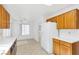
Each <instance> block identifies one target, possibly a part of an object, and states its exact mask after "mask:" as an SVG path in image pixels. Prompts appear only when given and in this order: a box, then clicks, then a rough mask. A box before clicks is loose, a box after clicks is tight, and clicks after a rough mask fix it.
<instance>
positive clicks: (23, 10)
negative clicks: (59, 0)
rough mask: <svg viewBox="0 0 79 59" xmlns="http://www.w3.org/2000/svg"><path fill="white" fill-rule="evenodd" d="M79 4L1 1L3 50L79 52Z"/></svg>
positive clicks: (9, 52)
mask: <svg viewBox="0 0 79 59" xmlns="http://www.w3.org/2000/svg"><path fill="white" fill-rule="evenodd" d="M78 8H79V5H78V4H54V5H52V6H48V5H44V4H3V5H0V12H1V13H0V16H1V20H0V48H1V49H0V54H1V55H19V54H20V55H43V54H45V55H79V51H78V47H79V36H78V35H79V25H78V24H79V21H78V18H79V17H78V14H79V10H78ZM32 40H33V41H36V43H37V44H35V43H33V41H32ZM29 41H31V43H33V44H35V45H34V46H36V47H33V46H32V44H31V43H30V44H28V43H29ZM19 42H20V43H19ZM23 45H24V47H23ZM26 45H27V46H28V47H26ZM19 46H21V47H19ZM18 47H19V48H18ZM25 47H26V48H25ZM39 47H40V48H39ZM37 48H38V49H37ZM32 50H33V51H32ZM26 51H27V52H26Z"/></svg>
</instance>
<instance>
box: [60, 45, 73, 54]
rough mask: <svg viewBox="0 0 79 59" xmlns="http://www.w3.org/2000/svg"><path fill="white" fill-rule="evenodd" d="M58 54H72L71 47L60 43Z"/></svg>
mask: <svg viewBox="0 0 79 59" xmlns="http://www.w3.org/2000/svg"><path fill="white" fill-rule="evenodd" d="M60 55H72V50H71V47H68V46H65V45H63V44H60Z"/></svg>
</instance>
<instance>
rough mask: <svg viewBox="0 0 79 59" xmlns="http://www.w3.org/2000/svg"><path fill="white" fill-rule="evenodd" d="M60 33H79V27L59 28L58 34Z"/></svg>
mask: <svg viewBox="0 0 79 59" xmlns="http://www.w3.org/2000/svg"><path fill="white" fill-rule="evenodd" d="M61 35H79V29H61V30H59V36H61Z"/></svg>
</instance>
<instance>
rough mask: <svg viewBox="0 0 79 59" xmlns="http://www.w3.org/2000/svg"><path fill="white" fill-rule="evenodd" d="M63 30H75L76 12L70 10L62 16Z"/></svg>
mask: <svg viewBox="0 0 79 59" xmlns="http://www.w3.org/2000/svg"><path fill="white" fill-rule="evenodd" d="M64 24H65V26H64V28H65V29H75V28H76V11H75V10H72V11H69V12H67V13H65V14H64Z"/></svg>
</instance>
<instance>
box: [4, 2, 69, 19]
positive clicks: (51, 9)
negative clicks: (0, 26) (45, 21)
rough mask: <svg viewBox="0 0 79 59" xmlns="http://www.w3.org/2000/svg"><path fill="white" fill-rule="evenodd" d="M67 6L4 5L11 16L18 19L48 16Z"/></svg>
mask: <svg viewBox="0 0 79 59" xmlns="http://www.w3.org/2000/svg"><path fill="white" fill-rule="evenodd" d="M67 6H69V4H52V5H51V6H48V5H44V4H5V5H4V7H5V8H6V9H7V10H8V11H9V12H10V14H11V15H12V17H14V18H19V19H28V20H29V19H31V20H34V19H37V18H39V17H45V16H46V17H49V16H50V15H52V14H54V13H56V11H58V10H60V9H62V8H65V7H67Z"/></svg>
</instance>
